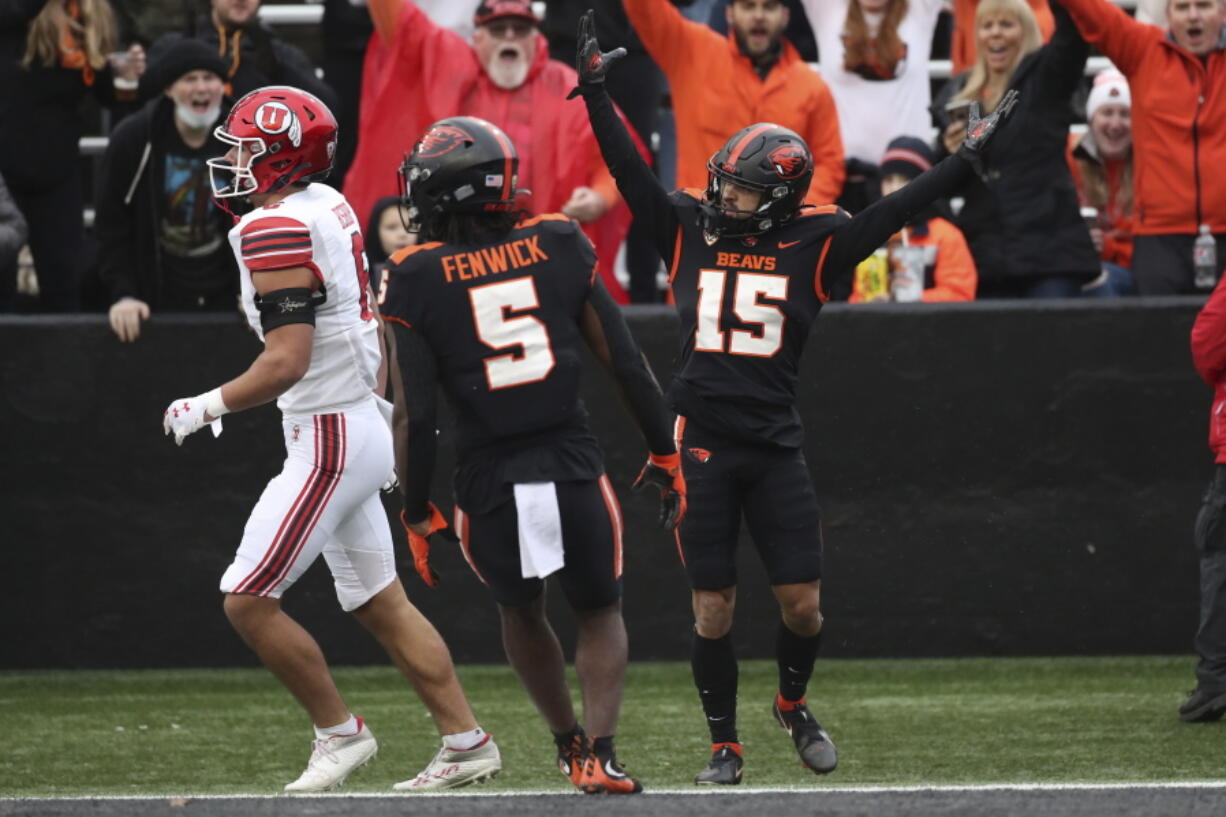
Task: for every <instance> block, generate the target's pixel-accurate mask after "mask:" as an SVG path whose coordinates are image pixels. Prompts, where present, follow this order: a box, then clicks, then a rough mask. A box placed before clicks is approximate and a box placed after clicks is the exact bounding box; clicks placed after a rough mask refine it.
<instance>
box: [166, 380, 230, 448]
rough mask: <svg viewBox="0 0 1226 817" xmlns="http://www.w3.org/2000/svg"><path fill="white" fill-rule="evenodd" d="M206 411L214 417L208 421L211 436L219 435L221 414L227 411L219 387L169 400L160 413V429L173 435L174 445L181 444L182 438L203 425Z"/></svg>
mask: <svg viewBox="0 0 1226 817" xmlns="http://www.w3.org/2000/svg"><path fill="white" fill-rule="evenodd" d="M206 411H207V412H208V413H209V414H211V415H212V416H213V417H214V419H213V420H212V421H211V422H210V423H209V426H210V427H211V428H212V429H213V436H214V437H220V436H221V415H223V414H225V413H226V412H227V411H228V409H227V408H226V404H225V403H223V402H222V400H221V389H213V390H212V391H210V392H205V393H204V394H200V395H197V396H195V397H180V398H179V399H178V400H175V401H173V402H171V404H170V405H169V406H167V407H166V411H165V412H164V413H163V414H162V431H163V432H164V433H166V434H174V435H175V445H183V440H184V438H186V437H187V436H188V435H189V434H194V433H196V432H197V431H199V430H200V429H201V428H203V427H204V425H205V423H204V413H205V412H206Z"/></svg>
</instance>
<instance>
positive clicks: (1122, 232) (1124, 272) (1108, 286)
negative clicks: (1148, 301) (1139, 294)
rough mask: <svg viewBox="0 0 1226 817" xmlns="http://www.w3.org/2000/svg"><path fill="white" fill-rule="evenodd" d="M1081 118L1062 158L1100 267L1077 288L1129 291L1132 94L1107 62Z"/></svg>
mask: <svg viewBox="0 0 1226 817" xmlns="http://www.w3.org/2000/svg"><path fill="white" fill-rule="evenodd" d="M1086 122H1087V123H1089V127H1088V128H1087V130H1086V132H1085V133H1083V134H1081V135H1080V136H1076V135H1073V134H1071V133H1070V134H1069V150H1068V156H1067V158H1068V165H1069V170H1070V171H1072V174H1073V183H1074V184H1076V185H1077V197H1078V199H1079V200H1080V202H1081V214H1082V216H1083V217H1084V218H1085V219H1086V225H1087V226H1088V227H1089V228H1090V239H1091V240H1092V241H1093V242H1094V249H1096V250H1098V256H1099V258H1101V259H1102V262H1103V263H1102V265H1103V271H1102V274H1101V275H1099V276H1098V278H1096V279H1094V280H1093V281H1091V282H1090V283H1089V284H1086V285H1085V286H1084V287H1082V292H1084V293H1085V294H1087V295H1095V296H1100V297H1101V296H1111V295H1132V294H1135V292H1136V287H1135V286H1134V285H1133V283H1132V272H1131V267H1132V230H1133V218H1134V210H1135V208H1134V207H1133V191H1132V175H1133V163H1132V95H1131V93H1130V92H1129V88H1128V80H1127V79H1125V78H1124V75H1123V74H1121V73H1120V72H1119V71H1116V70H1115V69H1112V68H1109V69H1107V70H1105V71H1100V72H1099V73H1098V76H1096V77H1095V78H1094V87H1093V88H1092V89H1091V90H1090V96H1089V98H1088V99H1087V100H1086Z"/></svg>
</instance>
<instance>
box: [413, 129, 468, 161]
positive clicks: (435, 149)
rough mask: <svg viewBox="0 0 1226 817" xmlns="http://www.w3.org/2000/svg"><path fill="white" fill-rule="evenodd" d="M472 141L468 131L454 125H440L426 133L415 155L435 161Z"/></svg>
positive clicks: (418, 144)
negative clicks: (436, 158)
mask: <svg viewBox="0 0 1226 817" xmlns="http://www.w3.org/2000/svg"><path fill="white" fill-rule="evenodd" d="M471 139H472V137H471V136H469V135H468V133H467V132H466V131H464V130H462V129H461V128H457V127H456V126H454V125H438V126H437V127H433V128H431V129H430V130H428V131H426V133H425V135H424V136H422V137H421V141H420V142H418V143H417V150H416V151H414V153H415V154H416V155H417V157H418V158H419V159H433V158H435V157H437V156H442V155H443V154H444V153H450V152H451V151H453V150H455V149H456V148H457V147H459V146H460V145H462V144H464V142H466V141H470V140H471Z"/></svg>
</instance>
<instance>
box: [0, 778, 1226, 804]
mask: <svg viewBox="0 0 1226 817" xmlns="http://www.w3.org/2000/svg"><path fill="white" fill-rule="evenodd" d="M1150 789H1226V780H1199V781H1197V780H1173V781H1167V782H1155V783H976V784H968V785H964V786H820V787H817V786H760V787H756V786H747V787H744V788H742V787H739V786H738V787H737V788H697V787H693V788H687V789H650V790H648V791H645V792H643V794H644V795H646V796H651V795H677V794H697V795H703V796H706V797H721V796H743V795H754V794H787V793H792V792H803V793H805V794H813V795H823V794H923V793H928V792H933V793H938V794H940V793H945V792H950V793H953V792H979V791H984V792H988V791H1000V792H1007V791H1018V792H1027V791H1143V790H1150ZM576 794H577V792H575V791H571V790H560V791H559V790H557V789H549V790H541V791H526V790H522V789H521V790H515V791H490V792H475V791H451V792H418V793H414V794H407V793H406V794H385V793H383V792H323V793H320V794H311V795H294V794H146V795H130V796H129V795H74V796H71V797H0V803H16V802H23V801H31V800H38V801H43V800H47V801H73V800H117V801H136V802H145V801H153V800H172V799H174V800H285V801H290V800H298V799H302V798H304V797H326V798H329V799H335V800H355V799H359V798H361V799H368V798H371V797H386V798H396V799H404V800H412V799H417V798H421V797H574V796H575V795H576Z"/></svg>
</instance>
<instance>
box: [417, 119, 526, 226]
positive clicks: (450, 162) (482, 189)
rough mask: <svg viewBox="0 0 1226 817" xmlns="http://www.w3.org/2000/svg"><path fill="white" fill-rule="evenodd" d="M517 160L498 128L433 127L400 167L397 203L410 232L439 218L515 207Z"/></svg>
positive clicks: (466, 122)
mask: <svg viewBox="0 0 1226 817" xmlns="http://www.w3.org/2000/svg"><path fill="white" fill-rule="evenodd" d="M518 173H519V156H517V155H516V153H515V146H514V145H512V144H511V140H510V138H509V137H508V136H507V135H506V134H505V133H503V132H502V130H501V129H500V128H499V127H498V126H497V125H493V124H491V123H489V122H486V121H485V120H484V119H478V118H477V117H475V116H452V117H448V118H447V119H440V120H439V121H438V122H435V123H434V124H433V125H431V126H430V127H429V128H427V129H426V132H425V133H424V134H423V135H422V137H421V139H419V140H418V141H417V144H416V145H414V146H413V152H412V153H410V154H409V155H408V156H406V157H405V159H404V162H403V163H402V164H401V165H400V172H399V177H400V201H401V204H402V205H404V209H405V211H406V212H407V213H408V216H409V223H408V224H407V225H406V226H407V227H408V229H409V230H410V231H417V230H419V229H421V225H422V224H424V223H425V222H427V221H429V220H430V219H431V218H433V217H434V216H437V215H439V214H441V213H497V212H507V211H509V210H512V209H514V207H515V194H516V193H517V192H522V191H517V190H516V189H515V185H516V183H517V181H518Z"/></svg>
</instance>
